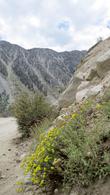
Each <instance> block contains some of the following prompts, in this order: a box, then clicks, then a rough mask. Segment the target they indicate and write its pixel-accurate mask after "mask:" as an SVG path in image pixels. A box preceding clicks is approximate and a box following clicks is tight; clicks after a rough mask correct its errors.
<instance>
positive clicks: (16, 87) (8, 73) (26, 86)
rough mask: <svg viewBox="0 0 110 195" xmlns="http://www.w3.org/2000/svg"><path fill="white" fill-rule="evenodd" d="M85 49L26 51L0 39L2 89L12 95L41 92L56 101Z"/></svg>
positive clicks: (0, 82) (0, 79)
mask: <svg viewBox="0 0 110 195" xmlns="http://www.w3.org/2000/svg"><path fill="white" fill-rule="evenodd" d="M85 54H86V51H77V50H75V51H71V52H60V53H58V52H56V51H53V50H51V49H42V48H33V49H29V50H26V49H24V48H22V47H20V46H18V45H14V44H11V43H9V42H6V41H0V92H2V91H3V90H5V91H6V92H7V94H9V95H10V97H12V98H13V97H14V95H15V94H16V93H17V92H18V91H21V90H22V89H23V90H31V91H40V92H42V93H43V94H44V95H45V96H47V97H49V98H50V100H52V99H53V100H55V99H56V98H57V97H58V94H59V92H60V91H61V90H63V89H64V88H65V86H66V85H67V83H68V82H69V80H70V78H71V76H72V74H73V72H74V70H75V67H76V65H77V64H78V63H79V62H80V60H81V59H82V57H84V56H85Z"/></svg>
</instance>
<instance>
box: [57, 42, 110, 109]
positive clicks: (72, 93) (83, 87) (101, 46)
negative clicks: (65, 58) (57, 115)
mask: <svg viewBox="0 0 110 195" xmlns="http://www.w3.org/2000/svg"><path fill="white" fill-rule="evenodd" d="M109 87H110V38H108V39H106V40H104V41H101V42H99V43H98V44H96V45H95V46H94V47H92V48H91V49H90V50H89V51H88V53H87V56H86V57H85V59H84V60H82V62H81V63H80V64H79V65H78V67H77V70H76V72H75V74H74V75H73V77H72V79H71V81H70V83H69V85H68V87H67V89H66V90H65V91H64V92H63V93H62V95H61V96H60V98H59V106H60V107H68V106H69V105H70V104H72V103H73V102H74V101H76V102H80V101H82V100H83V99H87V98H88V97H90V96H96V95H98V94H100V95H101V94H102V93H103V92H104V90H105V89H106V88H109Z"/></svg>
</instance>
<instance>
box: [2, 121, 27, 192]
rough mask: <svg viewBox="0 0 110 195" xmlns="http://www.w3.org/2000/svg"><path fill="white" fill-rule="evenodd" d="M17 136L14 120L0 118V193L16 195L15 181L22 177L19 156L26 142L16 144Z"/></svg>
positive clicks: (21, 154) (22, 152)
mask: <svg viewBox="0 0 110 195" xmlns="http://www.w3.org/2000/svg"><path fill="white" fill-rule="evenodd" d="M17 138H19V134H18V131H17V123H16V120H15V119H14V118H0V195H18V193H17V192H16V182H17V181H18V180H19V178H21V177H23V173H22V170H21V169H20V158H22V157H23V155H24V154H25V152H26V151H25V150H26V148H25V145H26V146H27V145H28V144H26V143H19V144H17V143H16V140H17ZM26 194H27V193H26Z"/></svg>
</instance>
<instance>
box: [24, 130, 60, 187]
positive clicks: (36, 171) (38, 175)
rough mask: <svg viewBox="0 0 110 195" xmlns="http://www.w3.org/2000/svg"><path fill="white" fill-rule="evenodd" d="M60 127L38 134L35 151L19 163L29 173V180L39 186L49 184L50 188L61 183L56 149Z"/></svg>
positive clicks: (58, 157) (58, 156)
mask: <svg viewBox="0 0 110 195" xmlns="http://www.w3.org/2000/svg"><path fill="white" fill-rule="evenodd" d="M60 134H61V129H58V128H53V129H51V130H49V132H47V133H42V134H41V135H40V140H39V144H38V145H37V147H36V149H35V152H34V153H33V154H32V155H31V156H29V157H27V158H26V159H25V160H24V161H23V162H22V164H21V166H22V167H24V168H25V174H27V173H28V172H30V173H31V181H32V182H33V184H36V185H38V186H39V187H46V186H49V185H50V184H51V190H52V189H55V187H57V186H58V185H59V184H61V183H62V179H63V175H62V173H63V172H62V168H61V166H60V164H61V162H62V161H61V157H60V155H59V152H58V150H57V146H58V139H59V136H60Z"/></svg>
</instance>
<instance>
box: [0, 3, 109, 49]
mask: <svg viewBox="0 0 110 195" xmlns="http://www.w3.org/2000/svg"><path fill="white" fill-rule="evenodd" d="M109 35H110V0H0V39H2V40H7V41H9V42H12V43H16V44H19V45H21V46H23V47H25V48H32V47H49V48H52V49H55V50H58V51H63V50H74V49H88V48H89V47H90V46H91V45H93V44H94V43H95V42H96V40H97V38H98V37H100V36H101V37H103V38H106V37H108V36H109Z"/></svg>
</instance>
